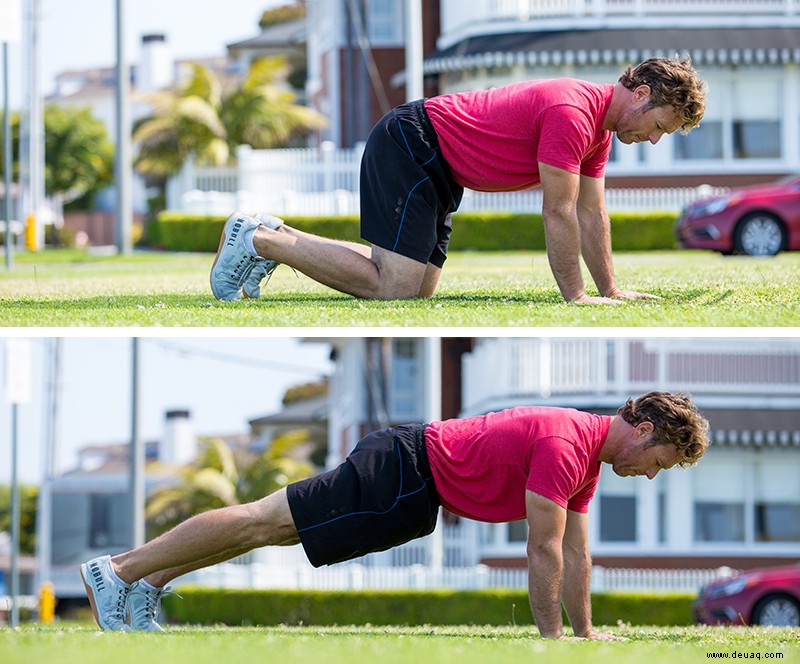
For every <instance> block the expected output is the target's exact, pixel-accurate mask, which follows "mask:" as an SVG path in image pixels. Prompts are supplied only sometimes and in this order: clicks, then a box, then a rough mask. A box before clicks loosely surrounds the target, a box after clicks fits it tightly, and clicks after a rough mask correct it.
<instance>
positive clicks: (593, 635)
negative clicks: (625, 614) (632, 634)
mask: <svg viewBox="0 0 800 664" xmlns="http://www.w3.org/2000/svg"><path fill="white" fill-rule="evenodd" d="M589 640H591V641H627V640H628V639H626V638H625V637H624V636H615V635H614V634H606V633H604V632H595V631H594V630H592V631H591V632H589V633H588V634H585V635H583V636H562V637H560V638H559V641H589Z"/></svg>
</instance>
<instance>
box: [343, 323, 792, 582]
mask: <svg viewBox="0 0 800 664" xmlns="http://www.w3.org/2000/svg"><path fill="white" fill-rule="evenodd" d="M376 342H377V340H365V339H340V340H332V341H331V343H333V345H334V348H335V349H336V357H337V359H336V372H335V375H334V377H333V378H332V382H331V392H330V394H331V403H330V412H331V419H330V429H329V457H328V464H329V466H331V467H332V466H334V465H336V464H337V463H339V462H340V461H341V459H343V458H344V456H345V455H346V454H347V452H349V451H350V449H352V447H353V445H354V444H355V443H356V442H357V440H358V438H359V437H360V435H361V434H362V433H363V432H365V431H367V430H369V429H370V428H374V427H375V425H376V423H377V421H376V420H377V418H376V417H375V416H374V403H375V398H374V396H372V397H370V394H369V393H370V388H369V382H370V380H371V379H370V376H373V375H374V372H375V371H376V369H375V367H376V366H378V365H376V364H375V363H373V364H372V365H370V364H369V361H368V358H369V355H370V353H371V352H373V351H370V348H369V346H370V344H373V345H375V344H376ZM437 346H438V348H437ZM387 348H388V349H390V354H391V359H387V360H385V361H384V364H383V374H382V378H381V380H380V381H379V383H380V384H383V385H384V386H385V389H384V392H383V397H382V399H383V410H384V412H385V413H386V414H387V415H388V418H387V419H386V420H384V422H389V423H399V422H405V421H413V420H427V421H429V420H430V419H435V418H436V416H437V411H438V412H439V413H440V416H442V417H451V416H454V415H459V416H462V417H468V416H472V415H479V414H483V413H486V412H489V411H496V410H501V409H504V408H509V407H514V406H517V405H523V404H525V405H550V406H562V407H574V408H578V409H583V410H588V411H591V412H596V413H599V414H609V415H611V414H614V413H615V412H616V409H617V408H618V407H619V406H621V405H622V404H624V402H625V401H626V400H627V399H628V398H629V397H632V396H637V395H639V394H642V393H644V392H647V391H651V390H656V389H658V390H671V391H687V392H690V393H691V394H692V395H693V397H694V399H695V402H696V403H697V404H698V405H699V407H700V408H701V410H702V411H703V412H704V414H705V415H706V417H707V418H708V419H709V422H710V424H711V438H712V446H711V448H710V449H709V451H708V452H707V454H706V456H705V457H704V458H703V460H702V461H701V463H700V464H699V465H698V466H697V467H694V468H689V469H675V470H671V471H670V472H665V473H661V474H659V475H658V476H657V477H656V478H655V479H654V480H652V481H648V480H647V479H646V478H643V477H638V478H620V477H617V476H616V475H614V474H613V472H610V469H606V470H605V471H604V472H603V473H602V474H601V480H600V485H599V489H598V492H597V494H596V496H595V498H594V500H593V501H592V504H591V507H590V519H589V523H590V528H591V529H590V544H591V550H592V553H593V556H594V564H595V565H600V566H603V567H614V568H617V567H625V568H631V567H647V568H709V569H711V568H718V567H720V566H722V565H728V566H731V567H736V568H749V567H755V566H760V565H765V564H777V563H782V562H789V561H796V560H798V559H800V483H799V482H798V481H797V477H800V342H798V341H797V340H783V339H767V338H764V339H736V338H730V339H726V338H719V339H702V338H686V339H682V338H671V339H664V338H652V339H649V338H644V339H643V338H555V337H554V338H549V337H537V338H526V339H515V338H480V339H465V338H462V339H441V340H438V339H430V338H402V339H397V338H395V339H389V340H385V341H384V352H386V349H387ZM431 362H436V363H437V364H435V365H432V364H431ZM370 366H371V367H372V368H371V369H370V368H368V367H370ZM437 394H438V395H439V396H438V405H437V404H434V403H433V402H432V399H437V397H436V396H435V395H437ZM371 404H373V405H371ZM443 523H444V525H443V533H442V534H441V535H440V536H441V537H442V543H441V546H442V547H443V553H441V554H440V555H441V556H442V560H443V564H444V565H453V566H459V565H470V564H476V563H483V564H487V565H490V566H494V567H514V566H523V565H525V544H526V540H527V525H526V523H525V522H524V521H521V522H515V523H509V524H477V523H472V522H469V521H468V520H466V519H458V518H455V517H453V516H452V515H445V518H444V519H443ZM421 542H424V541H421ZM426 546H427V547H428V550H427V553H426V550H425V547H426ZM434 546H438V545H436V544H435V542H434V540H433V538H429V540H428V542H427V543H417V544H414V543H412V544H409V545H406V547H404V548H408V549H409V550H411V549H413V550H414V551H415V553H408V552H406V553H403V552H396V553H392V552H386V553H382V554H377V556H376V559H375V561H374V562H373V563H371V564H376V565H378V564H404V563H403V561H409V564H410V563H411V562H420V561H423V562H424V561H425V560H430V558H431V557H432V556H434V555H435V554H434V552H433V551H432V547H434Z"/></svg>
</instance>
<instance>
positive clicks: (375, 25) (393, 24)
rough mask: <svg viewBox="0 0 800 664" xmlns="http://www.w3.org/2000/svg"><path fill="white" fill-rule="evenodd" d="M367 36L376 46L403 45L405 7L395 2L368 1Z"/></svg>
mask: <svg viewBox="0 0 800 664" xmlns="http://www.w3.org/2000/svg"><path fill="white" fill-rule="evenodd" d="M366 4H367V7H366V9H367V13H366V17H367V36H368V38H369V42H370V44H372V45H375V46H402V45H403V38H404V35H403V5H404V3H402V2H396V1H395V0H368V2H367V3H366Z"/></svg>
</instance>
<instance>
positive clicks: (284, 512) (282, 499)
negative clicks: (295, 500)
mask: <svg viewBox="0 0 800 664" xmlns="http://www.w3.org/2000/svg"><path fill="white" fill-rule="evenodd" d="M244 507H245V508H246V509H247V511H248V513H249V515H250V517H251V518H250V520H249V530H250V534H249V537H250V539H252V540H253V541H254V543H255V545H256V546H267V545H287V544H296V543H298V542H299V541H300V538H299V536H298V534H297V528H295V525H294V519H293V518H292V512H291V510H290V509H289V500H288V499H287V497H286V489H285V488H284V489H280V490H278V491H276V492H275V493H273V494H270V495H269V496H266V497H265V498H262V499H261V500H257V501H255V502H252V503H248V504H247V505H246V506H244Z"/></svg>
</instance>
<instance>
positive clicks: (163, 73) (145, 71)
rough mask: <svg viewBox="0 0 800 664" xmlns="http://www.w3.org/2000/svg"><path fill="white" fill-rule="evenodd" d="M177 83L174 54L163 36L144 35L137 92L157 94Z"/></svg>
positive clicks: (137, 74)
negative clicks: (158, 91)
mask: <svg viewBox="0 0 800 664" xmlns="http://www.w3.org/2000/svg"><path fill="white" fill-rule="evenodd" d="M174 82H175V66H174V63H173V61H172V54H171V53H170V50H169V46H167V38H166V36H165V35H163V34H149V35H142V54H141V62H140V63H139V67H138V70H137V72H136V91H137V92H144V93H147V92H156V91H157V90H162V89H164V88H166V87H168V86H170V85H172V84H173V83H174Z"/></svg>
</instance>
